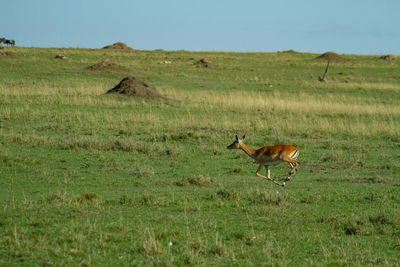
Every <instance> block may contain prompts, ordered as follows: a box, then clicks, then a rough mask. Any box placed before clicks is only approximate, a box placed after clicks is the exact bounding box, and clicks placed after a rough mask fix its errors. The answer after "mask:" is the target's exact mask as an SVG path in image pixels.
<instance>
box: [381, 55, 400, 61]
mask: <svg viewBox="0 0 400 267" xmlns="http://www.w3.org/2000/svg"><path fill="white" fill-rule="evenodd" d="M380 59H383V60H399V59H400V57H398V56H395V55H384V56H381V57H380Z"/></svg>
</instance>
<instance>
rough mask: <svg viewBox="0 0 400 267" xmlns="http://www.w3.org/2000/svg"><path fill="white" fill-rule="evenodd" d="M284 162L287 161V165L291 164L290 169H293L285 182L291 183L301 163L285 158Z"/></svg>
mask: <svg viewBox="0 0 400 267" xmlns="http://www.w3.org/2000/svg"><path fill="white" fill-rule="evenodd" d="M283 160H284V161H286V162H287V163H289V165H290V167H291V168H292V169H291V170H290V172H289V174H288V177H287V178H286V179H285V182H287V181H290V178H291V176H292V175H293V174H295V173H296V171H297V170H298V168H299V164H300V163H299V162H298V161H296V160H294V159H291V158H284V159H283Z"/></svg>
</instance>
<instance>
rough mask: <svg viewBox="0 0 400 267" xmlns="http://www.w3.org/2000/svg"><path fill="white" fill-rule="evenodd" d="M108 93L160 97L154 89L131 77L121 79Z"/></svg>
mask: <svg viewBox="0 0 400 267" xmlns="http://www.w3.org/2000/svg"><path fill="white" fill-rule="evenodd" d="M109 93H119V94H123V95H132V96H148V97H157V96H161V94H160V92H158V90H157V89H156V88H155V87H153V86H150V85H148V84H147V83H145V82H144V81H142V80H140V79H138V78H135V77H132V76H131V77H126V78H124V79H122V80H121V81H120V82H119V84H117V85H116V86H115V87H114V88H112V89H110V90H108V91H107V94H109Z"/></svg>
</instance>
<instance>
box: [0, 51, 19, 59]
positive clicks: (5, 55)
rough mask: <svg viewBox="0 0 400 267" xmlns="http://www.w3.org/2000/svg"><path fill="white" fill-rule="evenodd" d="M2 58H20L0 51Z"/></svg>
mask: <svg viewBox="0 0 400 267" xmlns="http://www.w3.org/2000/svg"><path fill="white" fill-rule="evenodd" d="M0 58H18V56H17V55H16V54H14V53H13V52H11V51H4V52H3V51H0Z"/></svg>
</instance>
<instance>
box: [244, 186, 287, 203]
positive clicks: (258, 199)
mask: <svg viewBox="0 0 400 267" xmlns="http://www.w3.org/2000/svg"><path fill="white" fill-rule="evenodd" d="M278 193H279V191H277V192H275V191H273V192H267V191H259V190H257V191H256V192H251V193H250V195H249V196H248V200H249V202H250V203H252V204H267V205H271V206H274V205H275V206H280V205H282V204H283V203H284V198H283V197H282V196H281V195H280V194H278Z"/></svg>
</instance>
